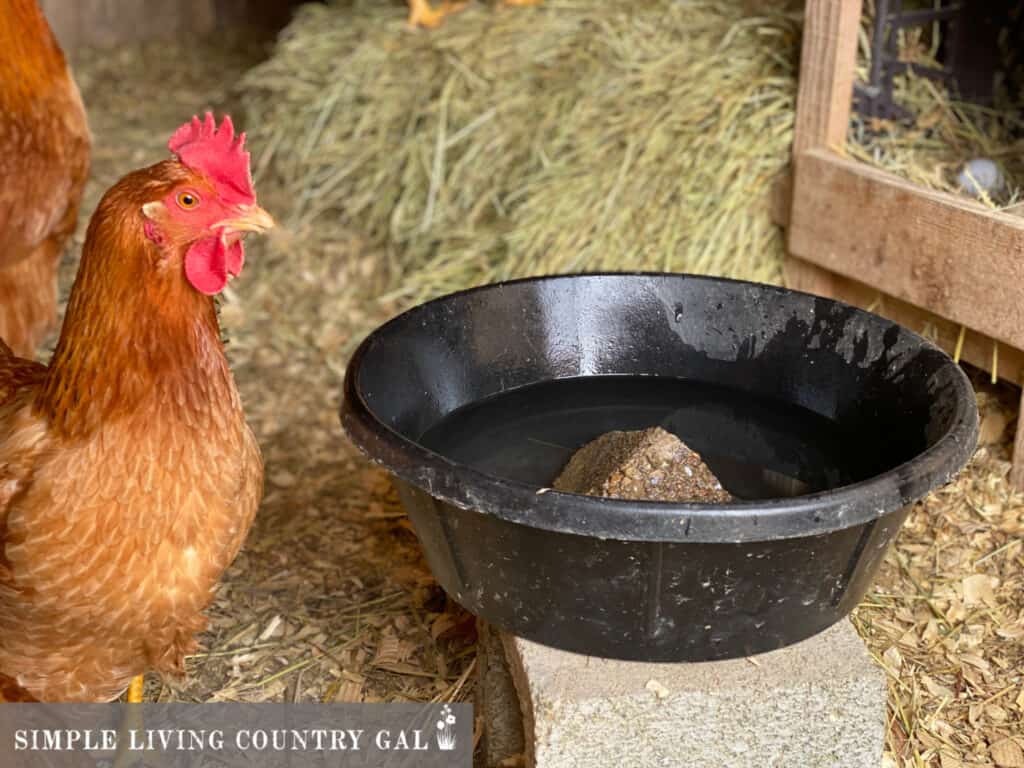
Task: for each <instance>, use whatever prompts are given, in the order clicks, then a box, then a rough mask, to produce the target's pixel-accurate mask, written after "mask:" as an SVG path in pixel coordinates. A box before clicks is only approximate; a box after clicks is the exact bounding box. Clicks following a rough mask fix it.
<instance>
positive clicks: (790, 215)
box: [777, 0, 1024, 487]
mask: <svg viewBox="0 0 1024 768" xmlns="http://www.w3.org/2000/svg"><path fill="white" fill-rule="evenodd" d="M861 5H862V4H861V2H860V0H807V4H806V14H805V24H804V40H803V51H802V54H801V63H800V87H799V94H798V98H797V114H796V126H795V136H794V145H793V172H792V176H791V179H790V180H789V182H788V183H787V184H786V185H785V189H783V190H781V197H780V206H779V207H778V208H777V215H778V217H779V218H780V219H781V220H782V223H784V224H786V225H787V230H788V231H787V249H788V257H787V261H786V267H785V276H786V281H787V283H788V285H789V286H790V287H793V288H796V289H799V290H804V291H808V292H810V293H816V294H819V295H822V296H827V297H830V298H838V299H841V300H843V301H845V302H847V303H850V304H854V305H857V306H860V307H869V308H871V309H872V310H873V311H876V312H878V313H879V314H884V315H886V316H887V317H889V318H890V319H892V320H895V321H896V322H899V323H901V324H902V325H905V326H907V327H909V328H911V329H914V330H916V331H918V332H921V331H922V330H924V329H928V332H929V333H928V335H929V336H931V337H932V338H933V339H935V340H936V341H937V343H938V344H940V345H941V346H942V347H943V348H944V349H946V350H947V351H949V352H951V353H955V354H957V355H958V357H960V358H961V359H964V360H967V361H968V362H970V363H972V364H974V365H976V366H978V367H980V368H982V369H984V370H990V371H993V373H994V375H997V376H998V377H999V378H1001V379H1004V380H1007V381H1010V382H1013V383H1014V384H1017V385H1020V384H1021V383H1022V376H1024V218H1021V217H1019V216H1018V215H1015V214H1013V213H1010V212H1006V211H993V210H991V209H989V208H986V207H985V206H983V205H981V204H980V203H976V202H974V201H973V200H971V199H969V198H966V197H960V196H957V195H952V194H946V193H943V192H937V191H933V190H929V189H924V188H921V187H917V186H915V185H914V184H911V183H910V182H908V181H906V180H904V179H902V178H899V177H897V176H894V175H892V174H889V173H885V172H883V171H879V170H877V169H875V168H871V167H869V166H866V165H863V164H861V163H858V162H855V161H853V160H850V159H847V158H846V157H845V156H844V154H843V147H844V145H845V144H846V136H847V129H848V126H849V122H850V110H851V103H852V97H853V91H854V69H855V65H856V52H857V34H858V28H859V24H860V18H861V10H862V8H861ZM1018 422H1019V425H1018V428H1017V437H1016V443H1015V450H1014V464H1013V470H1012V473H1011V480H1012V482H1013V483H1014V484H1015V485H1017V486H1018V487H1024V419H1018Z"/></svg>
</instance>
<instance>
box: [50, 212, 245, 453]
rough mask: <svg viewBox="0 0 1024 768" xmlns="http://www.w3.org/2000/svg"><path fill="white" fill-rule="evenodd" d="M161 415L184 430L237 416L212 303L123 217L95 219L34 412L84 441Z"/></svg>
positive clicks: (235, 396) (235, 395) (237, 406)
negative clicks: (176, 416)
mask: <svg viewBox="0 0 1024 768" xmlns="http://www.w3.org/2000/svg"><path fill="white" fill-rule="evenodd" d="M168 408H170V409H172V412H173V411H174V410H177V411H179V413H180V415H181V417H182V418H183V419H184V420H186V421H188V422H189V423H195V422H196V420H197V419H198V420H199V421H204V420H207V419H211V418H212V419H214V420H216V421H217V422H220V421H222V418H221V417H222V416H223V412H224V411H225V410H229V411H236V412H239V413H240V408H241V406H240V403H239V397H238V392H237V390H236V388H235V384H234V380H233V378H232V376H231V371H230V369H229V367H228V362H227V358H226V356H225V354H224V346H223V344H222V342H221V337H220V327H219V323H218V320H217V312H216V308H215V306H214V302H213V299H212V298H211V297H208V296H203V295H202V294H200V293H198V292H197V291H195V290H194V289H193V288H192V287H191V286H190V285H188V283H187V282H186V281H185V280H184V278H183V276H182V275H181V267H180V261H175V260H174V259H173V258H166V257H165V256H164V255H162V254H161V252H160V251H159V249H158V246H156V245H155V244H153V243H151V242H150V241H148V240H147V239H145V237H144V236H143V235H142V234H141V231H140V229H139V227H138V226H137V225H136V224H135V222H133V221H132V219H131V216H130V215H127V216H124V215H122V216H113V217H105V218H104V217H103V216H101V215H97V217H96V218H95V219H94V221H93V222H92V224H91V225H90V229H89V233H88V235H87V238H86V246H85V249H84V250H83V253H82V261H81V264H80V266H79V271H78V276H77V277H76V279H75V284H74V286H73V287H72V290H71V297H70V299H69V302H68V309H67V314H66V316H65V319H64V326H63V329H62V332H61V336H60V340H59V341H58V343H57V347H56V349H55V351H54V354H53V358H52V360H51V362H50V365H49V368H48V370H47V374H46V378H45V379H44V381H43V384H42V386H41V388H40V390H39V393H38V395H37V397H36V400H35V410H36V411H37V412H39V413H42V414H44V415H45V416H46V417H47V418H48V420H49V422H50V424H51V426H52V427H54V428H55V429H56V430H57V431H58V432H60V433H62V434H65V435H68V436H85V435H88V434H89V433H91V432H92V431H94V430H95V429H96V428H98V427H99V426H100V425H102V424H105V423H108V422H109V421H111V420H113V419H119V418H127V417H135V418H134V421H136V422H137V423H140V424H144V423H145V418H144V417H145V415H146V413H147V412H149V411H154V412H160V413H166V412H167V409H168Z"/></svg>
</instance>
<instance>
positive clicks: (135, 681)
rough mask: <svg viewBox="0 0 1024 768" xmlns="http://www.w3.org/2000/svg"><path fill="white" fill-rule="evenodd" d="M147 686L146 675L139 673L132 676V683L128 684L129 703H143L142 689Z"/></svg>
mask: <svg viewBox="0 0 1024 768" xmlns="http://www.w3.org/2000/svg"><path fill="white" fill-rule="evenodd" d="M145 687H146V676H145V675H138V676H137V677H133V678H132V682H131V685H129V686H128V703H129V704H141V703H142V691H143V689H144V688H145Z"/></svg>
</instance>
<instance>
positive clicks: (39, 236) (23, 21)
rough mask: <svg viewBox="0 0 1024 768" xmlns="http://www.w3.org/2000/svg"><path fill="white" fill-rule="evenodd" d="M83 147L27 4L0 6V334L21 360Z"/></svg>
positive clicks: (49, 285)
mask: <svg viewBox="0 0 1024 768" xmlns="http://www.w3.org/2000/svg"><path fill="white" fill-rule="evenodd" d="M89 147H90V139H89V129H88V126H87V123H86V117H85V109H84V107H83V106H82V99H81V97H80V96H79V93H78V88H77V87H76V86H75V81H74V80H73V79H72V77H71V72H70V70H69V69H68V66H67V64H66V62H65V61H64V54H63V53H61V50H60V47H59V46H58V45H57V41H56V40H55V39H54V36H53V33H52V32H51V31H50V27H49V25H48V24H47V23H46V19H45V18H44V17H43V14H42V12H41V11H40V10H39V6H38V5H37V4H36V0H0V179H3V182H4V183H3V185H2V186H0V338H2V339H4V340H5V341H6V342H7V343H8V344H10V346H11V347H12V348H13V349H14V351H15V352H16V353H17V354H19V355H22V356H26V357H29V356H34V355H35V348H36V346H37V345H38V344H39V342H40V341H41V340H42V338H43V336H44V335H45V334H46V333H47V332H48V331H49V330H50V329H51V327H52V326H53V324H54V320H55V319H56V316H57V265H58V262H59V260H60V255H61V253H62V251H63V250H64V246H65V244H66V243H67V241H68V238H70V237H71V235H72V234H73V233H74V231H75V225H76V223H77V221H78V204H79V201H80V200H81V198H82V189H83V187H84V186H85V180H86V177H87V176H88V173H89Z"/></svg>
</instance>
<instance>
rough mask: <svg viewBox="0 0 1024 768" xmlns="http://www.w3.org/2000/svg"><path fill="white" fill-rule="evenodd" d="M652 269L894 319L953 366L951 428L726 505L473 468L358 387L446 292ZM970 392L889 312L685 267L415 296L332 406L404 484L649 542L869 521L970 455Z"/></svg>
mask: <svg viewBox="0 0 1024 768" xmlns="http://www.w3.org/2000/svg"><path fill="white" fill-rule="evenodd" d="M608 277H626V278H629V277H645V278H650V277H656V278H671V279H679V280H687V281H691V280H692V281H706V282H712V283H729V284H734V285H739V286H747V287H755V288H758V289H761V290H766V291H769V292H773V293H778V294H779V295H791V294H798V295H803V296H809V297H811V298H813V299H815V300H816V301H821V302H827V303H828V304H832V305H837V306H840V307H844V308H849V309H852V310H854V311H855V312H856V313H859V314H861V315H864V316H866V317H868V318H871V322H874V323H883V324H885V325H887V326H890V327H891V326H898V327H899V328H900V329H901V331H902V332H903V333H906V334H909V336H910V337H911V338H913V339H914V340H916V342H917V343H918V344H920V346H921V348H922V349H932V350H936V351H938V352H939V353H940V354H941V355H942V356H943V357H944V358H945V359H946V362H945V365H948V366H951V370H953V371H954V375H953V376H952V377H951V378H952V383H953V386H954V387H955V388H956V393H955V400H956V410H955V413H954V414H953V417H952V419H951V421H950V425H949V428H948V429H947V430H946V431H945V432H944V433H943V434H942V435H941V436H940V437H939V438H938V439H937V440H936V441H935V442H934V443H933V444H932V445H931V446H929V447H928V448H926V449H925V450H924V451H922V452H921V453H919V454H918V455H916V456H914V457H913V458H911V459H909V460H907V461H905V462H903V463H902V464H899V465H897V466H895V467H892V468H890V469H888V470H886V471H885V472H882V473H881V474H878V475H874V476H872V477H870V478H867V479H865V480H861V481H858V482H855V483H850V484H848V485H843V486H840V487H838V488H833V489H830V490H825V491H819V492H816V493H813V494H807V495H804V496H794V497H788V498H778V499H759V500H749V501H748V500H737V501H734V502H729V503H724V504H722V503H708V502H702V503H696V502H691V503H676V502H663V501H630V500H625V499H610V498H603V497H596V496H585V495H582V494H576V493H567V492H562V491H555V490H553V489H550V488H538V487H537V486H534V485H530V484H528V483H523V482H520V481H516V480H508V479H503V478H500V477H496V476H493V475H490V474H486V473H484V472H481V471H479V470H477V469H474V468H473V467H470V466H468V465H465V464H461V463H458V462H455V461H452V460H451V459H448V458H446V457H445V456H443V455H441V454H439V453H436V452H434V451H432V450H430V449H429V448H426V447H424V446H422V445H420V444H419V443H418V442H416V441H415V440H412V439H410V438H408V437H405V436H404V435H402V434H401V433H399V432H397V431H396V430H394V429H392V428H391V427H389V426H388V425H387V424H385V423H384V422H383V421H382V420H381V419H379V418H378V417H377V416H376V414H374V413H373V411H372V410H371V409H370V407H369V405H368V404H367V403H366V400H365V399H364V397H363V395H362V393H361V392H360V391H359V390H358V387H357V383H356V382H357V379H358V377H359V372H360V369H361V367H362V363H363V359H364V357H365V356H366V354H367V353H368V351H369V349H370V348H371V346H372V345H373V343H374V342H375V340H376V339H377V338H379V337H380V335H381V334H383V333H384V332H385V331H386V330H387V329H388V328H389V327H391V326H392V325H394V324H397V323H400V322H403V321H405V320H407V318H408V317H409V316H410V315H415V314H417V313H420V312H423V311H427V309H428V308H430V307H432V306H436V305H438V304H442V303H445V302H448V301H451V300H452V299H456V298H460V297H463V296H466V295H467V294H473V293H478V292H485V291H492V290H496V289H500V288H504V287H507V286H511V285H516V284H522V283H537V282H542V281H544V282H546V281H560V280H577V279H580V278H608ZM975 402H976V400H975V396H974V390H973V388H972V387H971V384H970V382H969V380H968V379H967V376H966V374H965V373H964V372H963V370H962V369H961V368H960V366H959V365H958V364H957V363H955V362H954V361H953V360H952V359H951V358H950V357H949V356H948V355H947V354H946V353H945V352H943V351H942V350H941V349H940V348H939V347H937V346H936V345H935V344H933V343H932V342H930V341H929V340H928V339H926V338H924V337H922V336H920V335H919V334H917V333H914V332H913V331H911V330H910V329H908V328H906V327H904V326H899V324H898V323H895V322H893V321H891V320H888V319H887V318H884V317H881V316H880V315H875V314H874V313H871V312H868V311H866V310H863V309H860V308H858V307H853V306H852V305H849V304H846V303H845V302H842V301H838V300H836V299H827V298H823V297H821V296H816V295H814V294H810V293H807V292H805V291H797V290H793V289H787V288H783V287H780V286H775V285H771V284H768V283H758V282H753V281H748V280H736V279H733V278H725V277H714V276H706V275H694V274H689V273H684V272H653V271H652V272H644V271H639V272H630V271H622V272H617V271H612V272H579V273H572V274H560V275H545V276H537V277H525V278H518V279H515V280H506V281H499V282H494V283H488V284H485V285H480V286H475V287H472V288H467V289H464V290H460V291H455V292H453V293H448V294H445V295H443V296H439V297H437V298H435V299H431V300H430V301H427V302H423V303H420V304H418V305H416V306H414V307H411V308H410V309H407V310H405V311H403V312H401V313H400V314H398V315H396V316H394V317H393V318H391V319H390V320H388V321H386V322H384V323H382V324H381V325H380V326H378V327H377V328H375V329H374V330H373V331H371V332H370V333H369V334H368V335H367V336H366V337H365V338H364V339H363V340H362V341H361V342H360V344H359V346H358V347H357V348H356V350H355V352H354V353H353V354H352V356H351V358H350V359H349V362H348V365H347V366H346V370H345V379H344V383H343V397H342V403H341V406H340V413H339V415H340V417H341V422H342V426H343V428H344V430H345V432H346V433H347V434H348V436H349V438H350V439H351V440H352V442H353V443H354V444H355V445H356V447H358V448H359V449H360V451H361V452H362V453H364V454H365V455H366V456H367V457H368V458H369V459H370V460H371V461H372V462H374V463H375V464H378V465H381V466H383V467H384V468H385V469H387V470H388V471H389V472H390V473H391V474H393V475H395V476H396V477H398V478H399V479H400V480H401V481H403V482H404V483H406V484H408V485H411V486H413V487H415V488H417V489H419V490H420V491H423V492H425V493H427V494H429V495H430V496H431V497H433V498H434V499H436V500H439V501H442V502H445V503H447V504H451V505H454V506H456V507H458V508H460V509H464V510H472V511H475V512H478V513H481V514H490V515H494V516H495V517H498V518H500V519H503V520H506V521H507V522H510V523H515V524H520V525H527V526H531V527H534V528H540V529H543V530H548V531H552V532H558V533H565V534H575V535H581V536H589V537H596V538H601V539H616V540H621V541H647V542H693V543H697V542H701V543H740V542H754V541H774V540H778V539H786V538H801V537H807V536H817V535H822V534H826V533H830V532H833V531H838V530H842V529H846V528H850V527H854V526H858V525H865V524H869V523H873V522H874V521H876V520H878V519H879V518H881V517H883V516H884V515H886V514H888V513H889V512H893V511H896V510H898V509H900V508H902V507H904V506H906V505H907V504H910V503H913V502H915V501H917V500H918V499H920V498H921V497H923V496H924V495H925V494H927V493H928V492H929V491H931V490H933V489H935V488H937V487H940V486H942V485H944V484H946V483H947V482H949V480H951V479H952V478H953V477H954V476H955V475H956V474H957V473H958V472H959V471H960V469H961V468H962V467H963V466H964V465H965V464H966V463H967V461H968V460H969V458H970V456H971V455H972V454H973V452H974V449H975V446H976V442H977V435H978V413H977V407H976V405H975Z"/></svg>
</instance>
